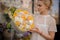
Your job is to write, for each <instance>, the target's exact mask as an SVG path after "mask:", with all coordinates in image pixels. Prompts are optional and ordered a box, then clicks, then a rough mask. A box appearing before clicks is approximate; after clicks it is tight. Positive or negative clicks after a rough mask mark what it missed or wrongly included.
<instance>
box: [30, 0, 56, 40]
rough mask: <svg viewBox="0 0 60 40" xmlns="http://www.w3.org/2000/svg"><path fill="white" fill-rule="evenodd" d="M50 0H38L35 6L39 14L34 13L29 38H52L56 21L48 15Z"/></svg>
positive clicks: (38, 39) (49, 39) (39, 39)
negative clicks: (33, 24) (33, 26)
mask: <svg viewBox="0 0 60 40" xmlns="http://www.w3.org/2000/svg"><path fill="white" fill-rule="evenodd" d="M51 5H52V0H38V3H37V8H38V11H39V13H40V14H39V15H34V21H35V28H34V29H31V30H30V31H31V32H32V37H31V40H54V36H55V32H56V31H57V30H56V22H55V19H54V18H53V17H51V16H50V15H48V12H49V10H50V8H51Z"/></svg>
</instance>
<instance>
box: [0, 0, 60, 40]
mask: <svg viewBox="0 0 60 40" xmlns="http://www.w3.org/2000/svg"><path fill="white" fill-rule="evenodd" d="M36 2H37V0H0V40H29V39H30V37H31V33H30V32H27V33H25V34H23V35H22V34H21V35H20V37H18V36H17V34H16V32H15V30H14V29H13V28H12V25H11V19H10V18H9V16H8V14H7V13H8V9H9V8H11V7H15V8H24V9H26V10H28V11H29V12H31V13H33V14H35V13H38V12H37V11H36V10H35V3H36ZM51 9H52V10H51V11H50V13H51V14H50V15H51V16H53V17H54V18H55V19H56V27H57V32H56V34H55V40H60V38H59V37H60V22H59V21H60V14H59V13H60V0H53V5H52V8H51Z"/></svg>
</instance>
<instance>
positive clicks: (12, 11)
mask: <svg viewBox="0 0 60 40" xmlns="http://www.w3.org/2000/svg"><path fill="white" fill-rule="evenodd" d="M15 10H16V8H15V7H12V8H10V11H11V13H12V15H13V13H14V12H15Z"/></svg>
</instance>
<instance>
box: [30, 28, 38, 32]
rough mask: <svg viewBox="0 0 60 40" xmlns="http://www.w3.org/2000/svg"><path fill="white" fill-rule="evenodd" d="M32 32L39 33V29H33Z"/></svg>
mask: <svg viewBox="0 0 60 40" xmlns="http://www.w3.org/2000/svg"><path fill="white" fill-rule="evenodd" d="M30 32H36V33H38V32H39V29H38V28H37V27H35V28H33V29H31V30H30Z"/></svg>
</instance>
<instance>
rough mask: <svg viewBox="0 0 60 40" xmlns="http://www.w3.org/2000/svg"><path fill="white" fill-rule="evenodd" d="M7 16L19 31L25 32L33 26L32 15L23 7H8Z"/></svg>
mask: <svg viewBox="0 0 60 40" xmlns="http://www.w3.org/2000/svg"><path fill="white" fill-rule="evenodd" d="M9 16H10V18H11V19H12V21H13V22H14V24H15V26H16V28H17V29H18V30H19V31H22V32H25V31H29V30H30V29H33V28H34V17H33V15H32V14H31V13H30V12H28V11H27V10H25V9H16V8H14V7H12V8H10V9H9Z"/></svg>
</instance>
